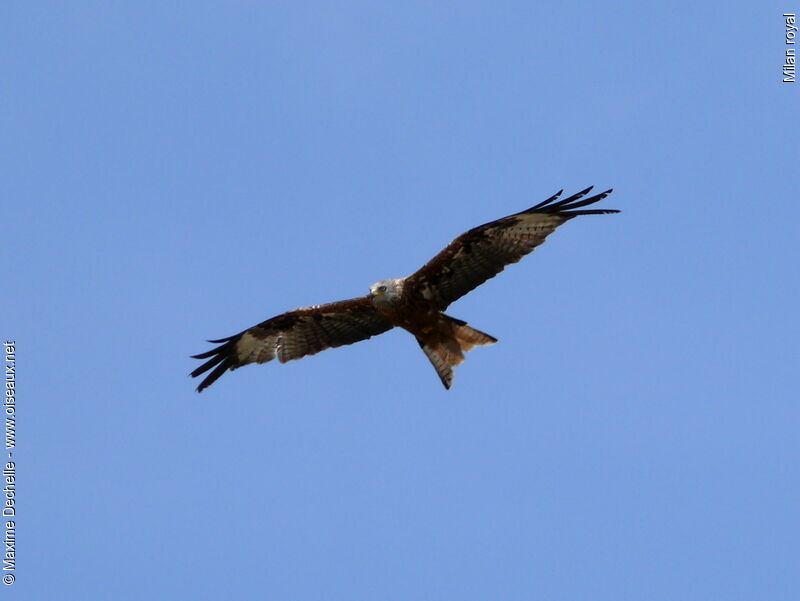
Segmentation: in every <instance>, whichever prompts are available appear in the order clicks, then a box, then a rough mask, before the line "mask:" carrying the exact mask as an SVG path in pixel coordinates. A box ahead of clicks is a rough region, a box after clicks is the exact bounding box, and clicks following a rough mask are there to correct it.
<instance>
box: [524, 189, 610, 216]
mask: <svg viewBox="0 0 800 601" xmlns="http://www.w3.org/2000/svg"><path fill="white" fill-rule="evenodd" d="M592 188H594V186H589V187H588V188H586V189H585V190H581V191H580V192H578V193H577V194H573V195H572V196H570V197H569V198H565V199H564V200H559V201H558V202H553V201H554V200H555V199H556V198H557V197H558V196H557V195H556V196H553V197H550V198H548V199H547V200H546V201H544V202H541V203H539V204H538V205H536V206H535V207H532V208H530V209H528V210H527V211H525V213H550V214H556V215H563V216H564V217H575V216H577V215H602V214H610V213H619V211H618V210H616V209H588V210H584V211H578V210H576V209H579V208H580V207H585V206H588V205H591V204H594V203H596V202H599V201H601V200H603V199H604V198H605V197H606V196H608V195H609V194H611V193H612V192H613V191H614V189H613V188H610V189H608V190H606V191H605V192H600V193H599V194H595V195H594V196H590V197H588V198H584V196H586V195H587V194H588V193H589V192H591V191H592Z"/></svg>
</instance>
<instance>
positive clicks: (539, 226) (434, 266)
mask: <svg viewBox="0 0 800 601" xmlns="http://www.w3.org/2000/svg"><path fill="white" fill-rule="evenodd" d="M591 189H592V188H591V187H589V188H586V190H583V191H581V192H578V193H577V194H575V195H574V196H570V197H569V198H566V199H564V200H558V197H559V196H560V195H561V192H563V190H562V191H561V192H558V193H557V194H555V195H554V196H551V197H550V198H548V199H547V200H545V201H544V202H541V203H539V204H538V205H536V206H535V207H531V208H530V209H528V210H527V211H522V212H521V213H516V214H514V215H509V216H508V217H503V218H502V219H498V220H497V221H491V222H489V223H485V224H483V225H479V226H478V227H476V228H473V229H471V230H469V231H468V232H466V233H464V234H461V235H460V236H459V237H458V238H456V239H455V240H453V241H452V242H451V243H450V244H448V245H447V248H445V249H444V250H443V251H441V252H440V253H439V254H438V255H436V256H435V257H433V259H431V260H430V261H428V262H427V263H426V264H425V265H423V266H422V267H421V268H420V269H419V270H418V271H417V272H415V273H413V274H412V275H410V276H409V277H408V278H407V279H406V286H407V287H408V290H409V291H410V293H411V294H415V295H421V296H422V297H423V298H426V299H428V300H432V301H434V302H435V303H436V306H437V307H438V308H439V309H440V310H442V311H444V310H445V309H446V308H447V306H448V305H449V304H450V303H452V302H453V301H455V300H457V299H459V298H461V297H462V296H464V295H465V294H466V293H467V292H469V291H470V290H473V289H474V288H477V287H478V286H480V285H481V284H483V282H485V281H486V280H488V279H489V278H492V277H494V276H496V275H497V274H498V273H500V272H501V271H503V268H504V267H505V266H506V265H509V264H510V263H516V262H517V261H519V260H520V259H521V258H522V257H524V256H525V255H527V254H528V253H529V252H531V251H532V250H533V249H534V248H536V247H537V246H539V245H540V244H541V243H542V242H544V240H545V238H547V236H548V235H549V234H551V233H552V232H553V231H554V230H555V229H556V228H557V227H558V226H559V225H561V224H562V223H565V222H566V221H568V220H570V219H572V218H573V217H577V216H578V215H599V214H603V213H618V212H619V211H617V210H614V209H583V210H579V209H580V207H585V206H588V205H590V204H594V203H596V202H598V201H600V200H602V199H604V198H605V197H606V196H608V195H609V194H610V193H611V190H606V191H605V192H601V193H600V194H596V195H594V196H590V197H588V198H584V196H586V194H588V193H589V191H590V190H591Z"/></svg>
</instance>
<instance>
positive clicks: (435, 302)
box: [192, 187, 619, 392]
mask: <svg viewBox="0 0 800 601" xmlns="http://www.w3.org/2000/svg"><path fill="white" fill-rule="evenodd" d="M591 189H592V188H591V187H589V188H586V190H583V191H581V192H578V193H577V194H575V195H574V196H570V197H569V198H567V199H564V200H561V201H559V200H558V198H559V196H560V195H561V192H563V190H562V191H560V192H558V193H557V194H555V195H554V196H551V197H550V198H548V199H547V200H545V201H544V202H541V203H539V204H538V205H536V206H535V207H531V208H530V209H528V210H527V211H522V212H521V213H515V214H514V215H509V216H508V217H503V218H502V219H498V220H497V221H492V222H490V223H486V224H484V225H480V226H478V227H476V228H473V229H471V230H469V231H468V232H466V233H464V234H461V235H460V236H459V237H458V238H456V239H455V240H453V241H452V242H451V243H450V244H448V245H447V248H445V249H444V250H443V251H441V252H440V253H439V254H438V255H436V256H435V257H433V259H431V260H430V261H428V263H426V264H425V265H423V266H422V268H421V269H419V270H418V271H417V272H416V273H413V274H411V275H410V276H407V277H404V278H397V279H392V280H382V281H380V282H377V283H376V284H373V285H372V286H371V287H370V291H369V294H367V295H366V296H360V297H358V298H353V299H350V300H343V301H339V302H336V303H329V304H327V305H314V306H311V307H303V308H301V309H295V310H293V311H289V312H288V313H284V314H282V315H278V316H277V317H273V318H271V319H268V320H267V321H264V322H262V323H260V324H258V325H256V326H253V327H252V328H248V329H247V330H245V331H243V332H241V333H239V334H236V335H235V336H231V337H229V338H222V339H220V340H210V341H209V342H211V343H213V344H219V345H220V346H218V347H216V348H214V349H211V350H210V351H207V352H205V353H202V354H200V355H194V356H193V358H194V359H208V361H206V362H205V363H203V364H202V365H201V366H200V367H198V368H197V369H195V370H194V371H193V372H192V377H197V376H199V375H201V374H204V373H205V372H207V371H209V370H212V371H211V373H210V374H208V375H207V376H206V377H205V379H204V380H203V381H202V382H201V383H200V385H199V386H198V387H197V391H198V392H200V391H202V390H203V389H204V388H206V387H208V386H210V385H211V384H213V383H214V382H215V381H216V380H217V378H219V377H220V376H221V375H222V374H224V373H225V372H226V371H227V370H229V369H230V370H234V369H237V368H239V367H241V366H243V365H247V364H249V363H267V362H268V361H272V360H273V359H275V358H277V359H278V361H280V362H281V363H286V362H287V361H292V360H294V359H300V358H302V357H305V356H306V355H313V354H315V353H318V352H320V351H323V350H325V349H328V348H334V347H337V346H343V345H345V344H353V343H354V342H358V341H360V340H366V339H367V338H370V337H372V336H377V335H378V334H382V333H383V332H386V331H387V330H390V329H392V328H393V327H395V326H399V327H401V328H403V329H405V330H407V331H409V332H411V333H412V334H413V335H414V336H415V337H416V339H417V342H418V343H419V345H420V347H422V350H423V351H424V352H425V354H426V355H427V356H428V359H430V362H431V363H432V364H433V367H434V368H435V369H436V373H438V374H439V378H440V379H441V380H442V384H444V386H445V388H450V386H451V385H452V383H453V367H454V366H455V365H458V364H460V363H461V362H462V361H464V353H465V352H466V351H469V350H472V349H473V348H474V347H476V346H480V345H484V344H494V343H495V342H497V339H496V338H493V337H492V336H489V334H485V333H483V332H481V331H479V330H476V329H475V328H472V327H470V326H468V325H467V324H466V322H463V321H461V320H460V319H456V318H454V317H450V316H449V315H445V314H444V312H443V311H444V310H445V309H447V307H448V305H450V303H452V302H453V301H455V300H457V299H459V298H461V297H462V296H464V295H465V294H467V293H468V292H469V291H470V290H473V289H474V288H476V287H478V286H480V285H481V284H482V283H483V282H485V281H486V280H488V279H489V278H492V277H494V276H495V275H497V274H498V273H500V272H501V271H503V268H504V267H505V266H506V265H509V264H511V263H516V262H517V261H519V260H520V259H521V258H522V257H524V256H525V255H527V254H528V253H530V252H531V251H532V250H533V249H534V248H536V247H537V246H539V245H540V244H541V243H542V242H544V241H545V238H547V236H548V235H550V234H551V233H552V232H553V231H554V230H555V229H556V228H557V227H558V226H560V225H561V224H563V223H565V222H566V221H569V220H570V219H572V218H573V217H577V216H578V215H600V214H607V213H618V212H619V211H617V210H614V209H583V210H577V209H580V207H585V206H588V205H591V204H594V203H596V202H598V201H600V200H602V199H604V198H605V197H606V196H608V195H609V194H610V193H611V190H607V191H605V192H602V193H600V194H597V195H595V196H590V197H588V198H584V196H585V195H586V194H588V193H589V191H590V190H591Z"/></svg>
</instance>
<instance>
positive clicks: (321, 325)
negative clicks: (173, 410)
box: [191, 296, 393, 392]
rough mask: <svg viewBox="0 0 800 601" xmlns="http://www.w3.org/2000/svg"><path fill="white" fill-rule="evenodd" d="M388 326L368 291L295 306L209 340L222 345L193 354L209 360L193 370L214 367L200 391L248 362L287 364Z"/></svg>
mask: <svg viewBox="0 0 800 601" xmlns="http://www.w3.org/2000/svg"><path fill="white" fill-rule="evenodd" d="M392 327H393V326H392V324H391V323H390V322H389V321H388V320H387V319H385V318H384V317H382V316H381V315H379V314H378V313H377V312H376V311H375V309H374V307H373V306H372V303H371V302H370V300H369V298H368V297H366V296H362V297H359V298H353V299H349V300H344V301H339V302H336V303H329V304H327V305H315V306H313V307H304V308H301V309H295V310H294V311H289V312H287V313H284V314H283V315H278V316H276V317H273V318H271V319H268V320H267V321H264V322H262V323H260V324H258V325H256V326H253V327H252V328H248V329H247V330H245V331H244V332H241V333H239V334H236V335H235V336H231V337H229V338H222V339H220V340H209V342H211V343H214V344H218V343H220V346H218V347H216V348H213V349H211V350H210V351H207V352H205V353H201V354H199V355H194V356H193V357H192V358H193V359H208V361H206V362H205V363H203V364H202V365H201V366H200V367H198V368H197V369H195V370H194V371H193V372H192V374H191V375H192V377H193V378H196V377H197V376H199V375H201V374H204V373H205V372H207V371H209V370H212V371H211V373H210V374H208V375H207V376H206V377H205V379H204V380H203V381H202V382H200V385H199V386H198V387H197V391H198V392H200V391H202V390H203V389H204V388H206V387H208V386H210V385H211V384H213V383H214V381H216V379H217V378H219V377H220V376H221V375H222V374H224V373H225V372H226V371H227V370H229V369H230V370H234V369H236V368H237V367H241V366H242V365H247V364H248V363H266V362H268V361H272V360H273V359H275V358H277V359H278V360H279V361H280V362H281V363H286V362H287V361H292V360H294V359H300V358H302V357H305V356H306V355H313V354H315V353H318V352H320V351H323V350H325V349H328V348H334V347H337V346H343V345H345V344H353V343H354V342H359V341H360V340H366V339H367V338H369V337H371V336H376V335H378V334H382V333H383V332H385V331H387V330H390V329H391V328H392Z"/></svg>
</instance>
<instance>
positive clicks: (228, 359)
mask: <svg viewBox="0 0 800 601" xmlns="http://www.w3.org/2000/svg"><path fill="white" fill-rule="evenodd" d="M233 338H234V337H231V338H223V339H222V340H218V341H216V342H224V344H222V345H221V346H218V347H216V348H213V349H211V350H210V351H206V352H205V353H200V354H199V355H192V359H208V361H206V362H205V363H203V364H202V365H201V366H200V367H198V368H197V369H195V370H194V371H192V373H191V374H190V375H191V377H193V378H196V377H197V376H200V375H202V374H204V373H205V372H207V371H208V370H210V369H212V368H213V371H212V372H211V373H210V374H208V375H207V376H206V377H205V379H204V380H203V381H202V382H200V385H199V386H198V387H197V392H202V391H203V389H204V388H208V387H209V386H211V384H213V383H214V382H216V381H217V379H219V377H220V376H221V375H222V374H224V373H225V372H226V371H228V370H229V369H233V368H235V367H236V366H235V365H234V360H233V355H232V352H233V340H232V339H233ZM209 357H210V359H209Z"/></svg>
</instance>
